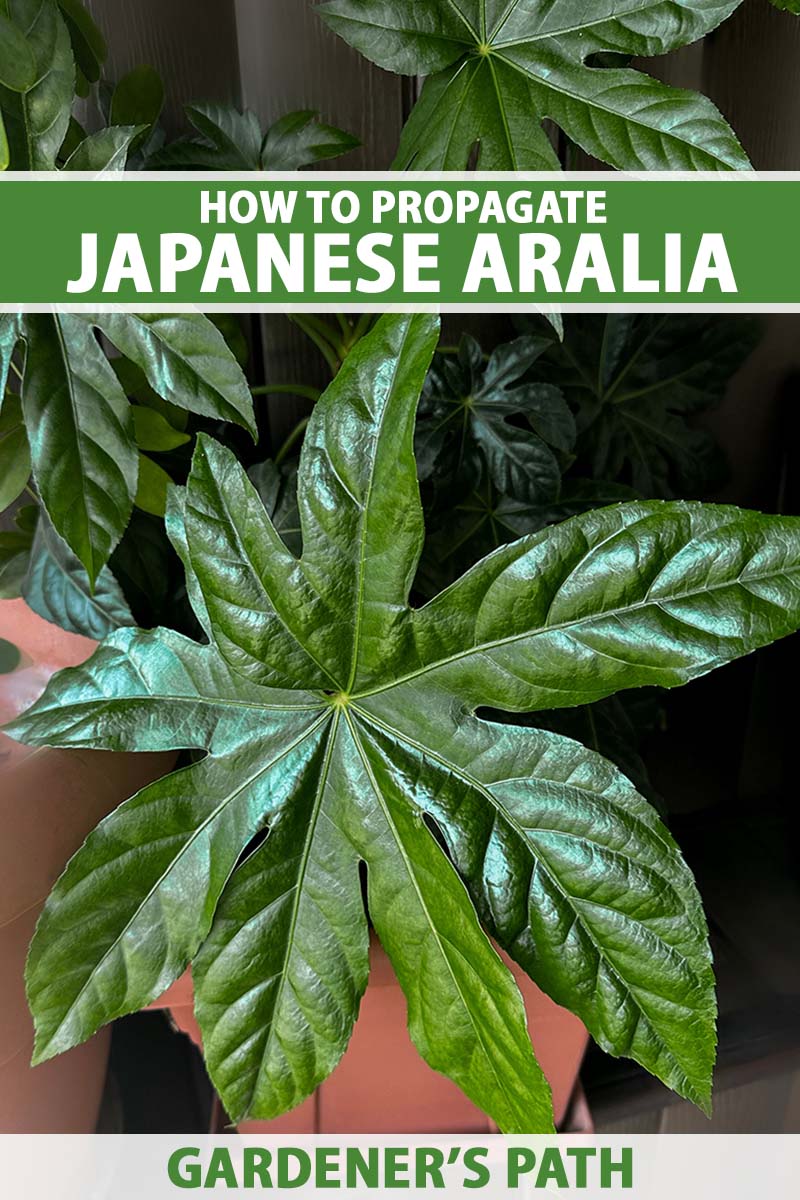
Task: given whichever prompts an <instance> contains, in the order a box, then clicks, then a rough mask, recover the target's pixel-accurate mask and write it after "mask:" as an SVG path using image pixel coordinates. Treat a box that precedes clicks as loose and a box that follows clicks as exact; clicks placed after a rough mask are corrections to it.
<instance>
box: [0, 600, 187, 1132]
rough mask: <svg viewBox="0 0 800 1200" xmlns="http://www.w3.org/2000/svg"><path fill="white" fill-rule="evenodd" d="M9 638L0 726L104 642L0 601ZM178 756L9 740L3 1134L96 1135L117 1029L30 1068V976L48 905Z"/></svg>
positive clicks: (1, 819)
mask: <svg viewBox="0 0 800 1200" xmlns="http://www.w3.org/2000/svg"><path fill="white" fill-rule="evenodd" d="M0 637H2V638H5V639H6V640H7V641H10V642H13V643H14V644H15V645H16V646H17V647H19V649H20V651H21V652H22V661H21V662H20V665H19V667H18V668H17V670H16V671H14V672H13V673H12V674H10V675H0V724H2V723H4V722H5V721H8V720H10V719H11V717H13V716H14V715H15V714H16V713H18V712H21V711H22V710H23V709H24V708H26V707H27V706H28V705H29V704H31V703H32V702H33V701H34V700H35V699H36V698H37V696H38V695H39V694H40V693H41V691H42V690H43V688H44V686H45V684H46V682H47V680H48V679H49V677H50V675H52V673H53V672H54V671H56V670H58V669H59V668H61V667H65V666H73V665H76V664H77V663H81V662H83V661H85V659H87V658H88V657H89V655H90V654H91V652H92V650H93V648H94V643H92V642H90V641H88V640H87V639H86V638H81V637H76V636H74V635H73V634H69V633H64V632H63V630H60V629H58V628H57V627H56V626H55V625H50V624H49V623H48V622H46V621H43V620H41V618H39V617H37V616H36V615H35V614H34V613H32V612H31V611H30V610H29V609H28V608H27V607H26V605H25V604H23V603H22V601H18V600H4V601H0ZM168 765H169V756H162V755H152V754H103V753H97V752H91V751H80V750H70V751H63V750H36V751H33V750H29V749H26V748H25V747H23V746H20V745H18V743H16V742H13V741H11V739H10V738H6V737H4V736H3V735H2V734H0V829H2V831H3V832H2V838H1V839H0V842H1V844H0V978H2V980H3V987H2V991H0V1133H90V1132H92V1131H93V1130H94V1128H95V1125H96V1122H97V1113H98V1108H99V1104H100V1098H101V1095H102V1089H103V1083H104V1080H105V1072H106V1060H107V1057H108V1030H104V1031H103V1032H101V1033H100V1034H98V1035H97V1037H95V1038H93V1039H92V1040H91V1041H90V1042H88V1043H86V1045H83V1046H79V1047H78V1048H77V1049H75V1050H73V1051H71V1052H70V1053H69V1054H65V1055H62V1056H61V1057H60V1058H56V1059H53V1060H51V1061H50V1062H47V1063H44V1064H43V1065H42V1066H40V1067H36V1068H34V1069H31V1067H30V1066H29V1063H30V1056H31V1050H32V1048H33V1027H32V1024H31V1018H30V1014H29V1012H28V1007H27V1004H26V1001H25V989H24V982H23V970H24V965H25V956H26V953H27V947H28V943H29V941H30V938H31V936H32V934H33V929H34V926H35V924H36V919H37V917H38V915H39V911H40V909H41V907H42V904H43V902H44V899H45V897H46V896H47V893H48V892H49V890H50V888H51V887H52V885H53V883H54V882H55V880H56V879H57V877H58V876H59V874H60V873H61V871H62V870H63V868H64V866H65V864H66V862H67V860H68V859H69V858H70V856H71V855H72V854H74V852H75V851H76V850H77V849H78V848H79V846H80V845H81V842H82V841H83V840H84V838H85V837H86V834H87V833H88V832H89V831H90V830H91V829H92V828H93V827H94V825H96V824H97V822H98V821H99V820H100V819H101V817H104V816H105V815H106V813H108V812H110V811H111V810H112V809H114V808H116V806H117V805H118V804H119V803H120V802H121V801H122V800H125V799H126V798H127V797H128V796H130V795H131V794H132V793H133V792H134V791H136V790H137V789H138V788H140V787H142V786H143V785H144V784H145V783H146V782H148V781H149V780H150V779H153V778H154V777H155V776H157V775H158V774H160V773H162V772H163V771H164V770H165V768H166V767H167V766H168Z"/></svg>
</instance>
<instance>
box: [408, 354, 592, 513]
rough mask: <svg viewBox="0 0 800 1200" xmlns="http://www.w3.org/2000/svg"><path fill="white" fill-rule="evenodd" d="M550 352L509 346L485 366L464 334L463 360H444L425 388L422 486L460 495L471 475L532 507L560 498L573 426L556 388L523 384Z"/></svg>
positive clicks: (419, 441) (420, 433)
mask: <svg viewBox="0 0 800 1200" xmlns="http://www.w3.org/2000/svg"><path fill="white" fill-rule="evenodd" d="M549 346H550V340H549V339H548V338H543V337H539V338H537V337H521V338H517V339H516V340H515V341H513V342H506V343H504V344H503V345H501V346H498V347H497V349H496V350H495V351H494V352H493V353H492V354H491V355H490V356H488V358H487V359H486V360H485V361H484V356H483V352H482V350H481V348H480V346H479V345H478V343H477V342H476V341H475V339H474V338H473V337H470V336H469V335H468V334H465V335H464V337H463V338H462V339H461V344H460V346H459V349H458V354H457V355H449V354H440V355H437V356H436V358H435V359H434V364H433V367H432V368H431V371H430V373H429V375H428V378H427V380H426V382H425V389H424V391H423V394H422V401H421V403H420V419H419V422H418V425H417V436H416V454H417V461H418V463H419V473H420V478H421V479H423V480H424V479H428V478H431V477H433V478H434V479H435V481H436V486H437V488H438V489H439V490H441V491H444V492H448V491H452V489H456V491H458V490H463V486H462V488H459V483H460V479H459V477H460V476H463V475H464V474H465V473H466V474H467V475H468V476H471V477H472V479H471V482H472V483H474V482H475V481H476V480H475V474H476V471H475V467H476V466H477V481H480V476H481V473H488V476H489V478H490V479H491V480H492V482H493V484H494V486H495V487H496V488H497V489H498V491H500V492H501V493H502V494H503V495H509V496H513V497H514V498H516V499H518V500H523V501H526V502H528V503H529V504H541V503H546V502H552V501H554V500H556V499H557V497H558V493H559V490H560V488H561V473H562V468H561V463H560V461H559V458H558V457H557V453H556V452H558V451H561V452H563V453H568V452H569V451H571V450H572V447H573V445H574V443H575V421H574V419H573V416H572V413H571V412H570V410H569V408H568V407H567V404H566V401H565V399H564V397H563V395H562V394H561V392H560V391H559V389H558V388H557V387H553V386H552V385H550V384H546V383H531V382H523V376H525V374H526V373H527V372H528V370H529V369H530V368H531V366H532V365H533V364H534V363H535V362H536V360H537V359H538V358H539V356H540V355H541V354H543V353H544V352H545V350H547V349H548V348H549Z"/></svg>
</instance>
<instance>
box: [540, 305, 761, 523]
mask: <svg viewBox="0 0 800 1200" xmlns="http://www.w3.org/2000/svg"><path fill="white" fill-rule="evenodd" d="M525 323H527V322H525ZM536 327H537V329H540V330H541V329H544V325H543V323H542V322H541V321H540V320H536ZM759 337H760V329H759V325H758V322H757V321H754V320H753V319H752V318H750V317H730V316H728V317H724V316H721V315H719V314H712V315H708V316H677V315H672V316H664V315H661V314H659V315H655V316H651V315H639V316H635V315H631V314H629V313H626V314H622V315H620V314H614V315H611V316H600V317H598V316H577V317H571V318H570V319H569V320H568V321H567V322H566V323H565V332H564V339H563V342H561V341H559V342H557V341H555V340H554V339H553V338H552V337H551V338H550V349H549V350H548V351H547V353H545V354H543V355H542V356H541V357H540V358H539V359H538V361H537V362H536V364H535V366H534V367H533V373H534V374H535V377H536V378H537V379H539V380H541V381H543V382H548V383H550V384H551V385H555V386H557V387H559V388H561V390H562V391H563V392H564V394H565V395H566V397H567V399H568V400H569V403H570V406H571V407H572V409H573V411H574V413H575V418H576V424H577V428H578V435H579V436H578V444H577V451H578V458H579V462H580V463H581V464H582V465H583V466H584V468H585V470H586V471H587V472H589V473H591V474H593V475H594V476H595V477H596V478H598V477H599V478H602V479H620V480H623V481H624V482H625V483H626V484H629V485H630V486H632V487H633V488H635V489H636V491H638V492H639V493H640V494H642V495H644V496H647V497H664V498H665V499H669V498H671V497H672V496H675V495H679V496H699V495H703V494H708V493H709V492H713V490H714V489H715V488H716V487H717V486H718V485H719V483H720V482H721V481H722V480H724V476H725V469H726V468H725V461H724V456H723V455H722V453H721V451H720V449H719V446H718V444H717V442H716V439H715V438H714V435H713V434H712V433H711V432H710V431H709V430H708V429H707V428H704V427H703V426H702V425H698V424H696V423H695V422H696V418H697V417H698V416H700V415H701V414H703V413H704V412H707V411H708V410H710V409H712V408H714V406H715V405H717V404H718V403H719V402H720V401H721V400H722V397H723V396H724V394H725V390H726V388H727V386H728V384H729V382H730V380H731V378H732V377H733V376H734V375H735V373H736V372H737V371H738V370H739V368H740V367H741V366H742V364H743V363H744V362H745V360H746V359H747V357H748V356H749V355H750V354H751V352H752V351H753V349H754V348H755V346H756V345H757V343H758V340H759Z"/></svg>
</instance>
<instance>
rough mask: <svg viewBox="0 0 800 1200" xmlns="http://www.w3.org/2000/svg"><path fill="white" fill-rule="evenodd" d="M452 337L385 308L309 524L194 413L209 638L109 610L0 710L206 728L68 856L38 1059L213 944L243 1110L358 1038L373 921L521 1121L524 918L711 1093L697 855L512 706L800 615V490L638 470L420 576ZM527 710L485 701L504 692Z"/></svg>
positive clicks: (493, 1094)
mask: <svg viewBox="0 0 800 1200" xmlns="http://www.w3.org/2000/svg"><path fill="white" fill-rule="evenodd" d="M437 336H438V327H437V322H436V320H435V318H433V317H431V316H391V317H385V318H383V319H382V320H381V321H380V322H379V323H378V325H377V326H376V328H375V329H374V330H373V331H372V332H371V333H369V334H368V335H367V336H365V337H364V338H363V339H361V340H360V341H359V342H358V344H357V345H356V346H355V348H354V349H353V350H351V352H350V353H349V355H348V356H347V357H346V359H345V361H344V363H343V365H342V367H341V369H340V371H339V373H338V375H337V377H336V379H335V380H334V382H333V383H332V384H331V386H330V388H329V389H328V391H327V392H326V393H325V394H324V396H323V397H322V399H321V400H320V402H319V403H318V405H317V407H316V409H315V411H314V414H313V416H312V418H311V422H310V424H309V427H308V431H307V436H306V440H305V443H304V446H303V450H302V455H301V459H300V467H299V474H298V485H299V492H298V503H299V512H300V522H301V529H302V553H301V555H300V557H297V556H296V555H295V554H294V553H292V552H291V551H290V550H289V549H288V548H287V546H286V545H285V543H284V542H283V541H282V539H281V537H280V535H279V534H278V533H277V531H276V529H275V528H274V526H273V524H272V522H271V520H270V519H269V517H268V516H267V514H266V511H265V509H264V508H263V505H262V503H261V501H260V499H259V497H258V495H257V493H256V491H255V489H254V487H253V485H252V484H251V483H250V481H249V479H248V477H247V475H246V474H245V472H244V470H243V468H242V467H241V466H240V464H239V462H238V460H237V458H236V456H235V455H234V454H233V453H232V452H231V451H230V450H228V449H225V448H223V447H222V446H221V445H219V444H218V443H217V442H216V441H215V440H213V439H212V438H210V437H208V436H201V437H200V439H199V440H198V444H197V448H196V451H195V454H194V460H193V465H192V469H191V473H190V475H189V478H188V482H187V484H186V486H185V487H184V488H177V487H175V488H173V489H172V490H171V493H170V498H169V506H168V516H167V519H168V528H169V533H170V537H171V539H172V542H173V544H174V546H175V547H176V550H177V552H178V553H179V555H180V557H181V559H182V562H183V565H184V568H185V572H186V586H187V589H188V593H189V596H190V598H191V602H192V605H193V607H194V611H195V613H196V616H197V620H198V622H199V624H200V626H201V627H202V630H203V635H204V636H203V640H202V641H193V640H189V639H187V638H186V637H183V636H181V635H179V634H177V633H175V632H173V631H170V630H168V629H155V630H152V631H149V632H144V631H141V630H139V629H134V628H126V629H121V630H118V631H116V632H114V633H112V634H111V635H110V636H109V637H108V638H107V639H106V640H105V641H104V642H103V644H102V645H101V646H100V648H99V649H98V650H97V651H96V653H95V655H94V657H93V658H91V659H90V660H89V661H88V662H87V663H86V664H85V665H84V666H83V667H80V668H76V669H71V670H66V671H63V672H61V673H59V674H58V675H56V676H55V677H54V678H53V680H52V681H51V683H50V685H49V686H48V688H47V690H46V692H45V693H44V695H43V697H42V698H41V699H40V700H39V701H38V702H37V703H36V704H35V705H34V706H33V707H32V708H31V709H30V710H29V711H28V712H27V713H25V714H23V715H22V716H21V717H20V718H18V719H17V720H16V721H15V722H14V723H13V724H12V725H11V726H10V727H8V730H7V732H9V733H10V734H11V735H12V736H13V737H15V738H17V739H19V740H21V741H23V742H26V743H28V744H31V745H40V746H59V747H91V748H97V749H103V750H131V751H137V752H142V751H148V750H181V751H191V752H192V756H191V759H190V760H189V761H187V763H186V765H183V766H182V767H181V768H180V769H179V770H177V771H175V772H173V773H172V774H170V775H168V776H166V778H164V779H162V780H160V781H159V782H157V783H155V784H152V785H151V786H149V787H147V788H145V789H144V790H143V791H141V792H139V793H138V794H137V795H136V796H134V797H133V798H131V799H130V800H128V801H127V802H126V803H124V804H123V805H122V806H121V807H120V808H119V809H118V810H117V811H116V812H114V813H113V814H112V815H111V816H109V817H108V818H107V819H106V820H104V821H103V822H102V823H101V824H100V825H99V826H98V828H97V829H96V830H95V832H94V833H92V834H91V835H90V837H89V838H88V840H87V842H86V844H85V846H84V847H83V849H81V850H80V851H79V852H78V854H77V855H76V856H75V857H74V858H73V859H72V861H71V862H70V863H69V865H68V867H67V869H66V871H65V872H64V874H63V876H62V877H61V879H60V880H59V882H58V883H57V884H56V886H55V888H54V889H53V892H52V894H51V896H50V898H49V900H48V902H47V904H46V907H45V909H44V912H43V915H42V917H41V919H40V922H39V925H38V928H37V931H36V935H35V938H34V941H33V943H32V946H31V950H30V956H29V961H28V968H27V986H28V995H29V999H30V1004H31V1008H32V1011H33V1014H34V1019H35V1024H36V1051H35V1058H36V1061H37V1062H41V1061H43V1060H45V1059H47V1058H49V1057H51V1056H53V1055H56V1054H59V1053H61V1052H62V1051H64V1050H66V1049H68V1048H69V1047H70V1046H73V1045H75V1044H76V1043H79V1042H81V1041H83V1040H84V1039H86V1038H88V1037H89V1036H90V1035H91V1034H92V1033H93V1032H94V1031H95V1030H96V1029H98V1028H99V1027H100V1026H101V1025H102V1024H103V1023H104V1022H107V1021H109V1020H111V1019H112V1018H114V1017H117V1016H120V1015H122V1014H124V1013H128V1012H132V1011H134V1010H135V1009H138V1008H140V1007H141V1006H143V1005H145V1004H147V1003H149V1002H150V1001H152V1000H154V999H155V998H157V997H158V996H159V995H160V994H161V993H162V992H163V991H164V990H165V989H166V988H167V987H168V985H169V984H170V983H171V982H172V981H173V980H174V979H175V978H176V977H177V976H178V975H179V974H180V973H181V972H182V971H183V970H184V969H185V968H186V966H187V964H188V963H190V962H191V963H192V965H193V976H194V984H195V1005H196V1012H197V1016H198V1020H199V1023H200V1026H201V1029H202V1033H203V1043H204V1050H205V1056H206V1061H207V1064H208V1068H209V1071H210V1073H211V1076H212V1079H213V1080H214V1082H215V1084H216V1086H217V1087H218V1089H219V1091H220V1094H221V1096H222V1098H223V1100H224V1103H225V1106H226V1108H227V1109H228V1111H229V1113H230V1115H231V1117H232V1118H233V1119H235V1120H236V1119H240V1118H242V1117H243V1116H244V1115H245V1114H251V1115H254V1116H258V1117H264V1118H270V1117H273V1116H275V1115H277V1114H279V1113H282V1112H284V1111H286V1110H287V1109H289V1108H291V1107H292V1106H294V1105H296V1104H298V1103H299V1102H300V1101H301V1100H302V1099H303V1098H304V1097H306V1096H308V1095H309V1094H310V1093H311V1092H313V1090H314V1089H315V1088H316V1087H317V1086H318V1085H319V1084H320V1083H321V1082H322V1080H324V1079H325V1078H326V1076H327V1075H328V1074H329V1073H330V1072H331V1071H332V1070H333V1068H334V1067H335V1066H336V1064H337V1062H338V1061H339V1059H340V1057H341V1055H342V1053H343V1052H344V1050H345V1048H346V1046H347V1042H348V1038H349V1036H350V1032H351V1030H352V1027H353V1023H354V1020H355V1018H356V1014H357V1012H358V1007H359V1000H360V997H361V995H362V993H363V991H364V988H365V986H366V984H367V966H368V929H369V924H370V923H371V924H372V926H373V927H374V930H375V932H376V934H377V936H378V937H379V939H380V941H381V943H382V944H383V946H384V948H385V950H386V951H387V953H388V955H389V957H390V959H391V962H392V964H393V966H394V969H395V971H396V973H397V976H398V979H399V981H400V984H401V985H402V988H403V990H404V992H405V995H406V998H407V1004H408V1019H409V1027H410V1031H411V1035H412V1037H413V1039H414V1041H415V1043H416V1045H417V1047H418V1049H419V1051H420V1053H421V1054H422V1056H423V1057H424V1058H425V1059H426V1060H427V1061H428V1062H429V1063H430V1064H431V1066H433V1067H434V1068H436V1069H437V1070H439V1071H441V1072H443V1073H445V1074H446V1075H448V1076H450V1077H451V1078H452V1079H453V1080H454V1081H455V1082H456V1083H457V1084H458V1085H459V1086H460V1087H461V1088H462V1089H463V1091H464V1092H465V1093H466V1094H467V1095H468V1096H469V1097H470V1098H471V1099H472V1100H473V1101H474V1102H475V1103H476V1104H477V1105H479V1106H480V1107H481V1108H483V1109H484V1111H485V1112H487V1113H488V1114H490V1115H491V1117H492V1118H493V1119H494V1120H495V1121H496V1122H497V1123H498V1124H499V1126H500V1127H501V1128H502V1129H503V1130H505V1131H508V1132H515V1133H532V1132H544V1131H547V1130H549V1129H550V1128H551V1124H552V1116H551V1106H550V1098H549V1092H548V1087H547V1084H546V1082H545V1080H544V1077H543V1075H542V1073H541V1071H540V1069H539V1067H538V1065H537V1062H536V1059H535V1057H534V1054H533V1050H532V1047H531V1044H530V1041H529V1037H528V1032H527V1029H526V1023H525V1016H524V1011H523V1007H522V1003H521V999H520V996H519V993H518V991H517V987H516V984H515V982H514V980H513V978H512V976H511V974H510V973H509V971H508V970H507V969H506V967H505V966H504V965H503V963H502V961H501V959H500V958H499V957H498V954H497V953H496V951H495V948H494V945H493V941H494V943H496V944H497V945H499V946H501V947H503V948H504V949H505V950H506V951H507V952H508V953H509V954H510V955H511V956H512V958H514V959H515V960H516V961H517V962H518V963H519V964H521V965H522V966H523V967H524V969H525V970H526V971H527V972H528V973H529V974H530V975H531V977H532V978H533V979H534V980H535V981H536V982H537V983H538V984H539V986H540V987H541V988H543V989H544V991H546V992H547V993H548V994H549V995H550V996H552V997H553V998H554V999H555V1000H556V1001H557V1002H558V1003H559V1004H562V1005H565V1006H566V1007H568V1008H570V1009H571V1010H572V1011H574V1012H575V1013H577V1014H578V1015H579V1016H580V1017H581V1019H582V1020H583V1021H584V1022H585V1024H586V1025H587V1026H588V1028H589V1030H590V1031H591V1032H592V1034H593V1035H594V1037H595V1038H596V1040H597V1041H598V1042H599V1043H600V1045H601V1046H603V1047H604V1048H606V1049H607V1050H608V1051H610V1052H611V1053H612V1054H617V1055H626V1056H629V1057H631V1058H633V1059H635V1060H636V1061H638V1062H639V1063H641V1064H642V1065H643V1066H644V1067H646V1068H647V1069H648V1070H649V1071H651V1072H652V1073H653V1074H654V1075H656V1076H658V1078H660V1079H661V1080H663V1081H664V1082H665V1083H666V1084H668V1085H669V1086H670V1087H672V1088H674V1089H675V1090H676V1091H677V1092H678V1093H679V1094H680V1095H682V1096H684V1097H687V1098H688V1099H690V1100H692V1101H694V1102H695V1103H696V1104H698V1105H700V1106H701V1107H703V1108H704V1109H708V1107H709V1105H710V1096H711V1073H712V1066H713V1061H714V1047H715V1033H714V1027H715V999H714V978H713V973H712V967H711V956H710V952H709V947H708V942H707V931H706V924H705V920H704V916H703V911H702V906H701V902H700V898H699V896H698V894H697V891H696V889H695V885H694V881H693V879H692V876H691V873H690V871H689V870H688V868H687V867H686V865H685V863H684V862H683V859H682V858H681V855H680V852H679V850H678V848H677V846H676V845H675V843H674V841H673V840H672V838H671V837H670V835H669V833H668V832H667V830H666V829H665V827H664V826H663V825H662V824H661V822H660V820H659V818H658V816H657V815H656V813H655V812H654V810H653V809H652V808H651V807H650V806H649V805H648V803H647V802H646V801H645V800H644V799H643V798H642V797H641V796H640V795H639V794H638V793H637V791H636V790H635V788H634V787H633V785H632V784H631V783H630V782H629V781H628V780H627V779H626V778H625V777H624V776H623V775H622V774H621V773H620V772H619V771H618V770H617V769H616V768H615V767H614V766H612V765H611V764H610V763H609V762H608V761H606V760H605V759H603V758H602V757H600V756H599V755H598V754H596V753H593V752H591V751H589V750H587V749H585V748H584V747H583V746H582V745H580V744H578V743H577V742H574V741H571V740H569V739H568V738H565V737H562V736H560V735H558V734H554V733H549V732H545V731H543V730H539V729H535V728H529V727H522V726H521V725H516V724H514V723H513V716H511V715H510V714H514V713H521V712H523V711H525V712H527V711H531V710H539V709H544V708H546V709H553V708H558V707H568V706H574V705H579V704H585V703H588V702H592V701H595V700H598V699H600V698H602V697H605V696H611V695H612V694H614V693H616V692H618V691H620V690H621V689H625V688H635V687H641V686H643V685H651V684H656V685H659V686H661V687H674V686H678V685H680V684H683V683H686V682H688V681H689V680H691V679H693V678H696V677H697V676H700V675H702V674H704V673H706V672H708V671H710V670H712V669H713V668H715V667H717V666H720V665H722V664H723V663H726V662H728V661H730V660H732V659H735V658H738V657H739V656H741V655H743V654H747V653H748V652H750V651H752V650H755V649H756V648H757V647H759V646H763V645H765V644H767V643H769V642H771V641H774V640H775V639H776V638H780V637H783V636H785V635H787V634H789V633H791V632H792V631H793V630H795V629H796V628H797V626H798V625H799V624H800V520H796V519H792V518H780V517H771V516H764V515H762V514H759V513H754V512H747V511H741V510H738V509H736V508H732V507H722V506H716V505H704V504H701V503H694V502H684V501H668V502H659V501H633V502H630V503H623V504H618V505H614V506H611V507H606V508H600V509H597V510H595V511H592V512H588V513H584V514H582V515H579V516H576V517H573V518H571V519H569V520H567V521H564V522H563V523H561V524H557V525H554V526H551V527H549V528H547V529H544V530H541V531H539V532H536V533H532V534H529V535H528V536H525V537H522V538H520V539H518V540H516V541H512V542H510V543H508V544H507V545H504V546H502V547H500V548H499V549H498V550H496V551H494V552H493V553H491V554H490V555H489V556H488V557H486V558H484V559H483V560H481V561H480V562H478V563H477V564H476V565H475V566H474V567H472V568H471V569H470V570H469V571H468V572H467V573H466V574H465V575H464V576H463V577H462V578H460V579H458V580H457V581H456V582H455V583H453V584H452V585H451V586H449V587H448V588H447V589H446V590H445V591H443V592H441V593H440V594H438V595H436V596H435V597H434V598H433V599H432V600H431V601H430V602H428V603H427V604H425V605H424V606H422V607H412V606H411V604H410V602H409V595H410V589H411V586H412V582H413V579H414V576H415V572H416V569H417V563H418V560H419V556H420V552H421V549H422V543H423V534H424V529H423V520H422V510H421V507H420V498H419V490H418V483H417V472H416V467H415V459H414V451H413V444H414V429H415V413H416V408H417V401H418V397H419V395H420V391H421V389H422V387H423V383H424V381H425V377H426V373H427V371H428V368H429V365H430V362H431V358H432V355H433V351H434V348H435V346H436V342H437ZM497 710H499V713H500V714H502V715H503V716H504V720H503V721H502V723H496V722H495V721H494V720H492V711H497Z"/></svg>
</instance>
